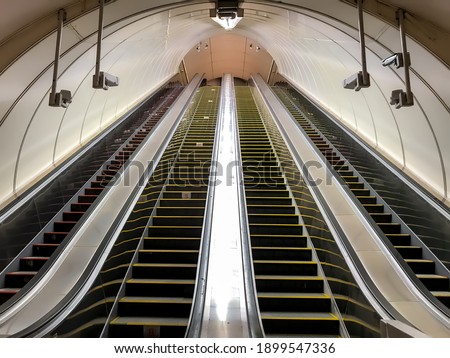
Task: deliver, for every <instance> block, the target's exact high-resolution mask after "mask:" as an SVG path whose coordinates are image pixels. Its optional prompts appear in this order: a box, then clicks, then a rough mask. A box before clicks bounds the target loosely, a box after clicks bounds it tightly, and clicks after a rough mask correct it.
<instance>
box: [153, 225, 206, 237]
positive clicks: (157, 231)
mask: <svg viewBox="0 0 450 358" xmlns="http://www.w3.org/2000/svg"><path fill="white" fill-rule="evenodd" d="M148 236H150V237H164V236H166V237H192V238H199V237H201V236H202V226H176V227H173V226H150V227H149V228H148Z"/></svg>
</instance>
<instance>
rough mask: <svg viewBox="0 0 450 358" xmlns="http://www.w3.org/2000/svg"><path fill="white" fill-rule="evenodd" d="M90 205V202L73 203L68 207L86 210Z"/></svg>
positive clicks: (75, 209) (73, 209) (74, 209)
mask: <svg viewBox="0 0 450 358" xmlns="http://www.w3.org/2000/svg"><path fill="white" fill-rule="evenodd" d="M90 206H91V204H90V203H73V204H72V205H71V206H70V208H71V209H72V211H83V212H86V210H87V209H89V207H90Z"/></svg>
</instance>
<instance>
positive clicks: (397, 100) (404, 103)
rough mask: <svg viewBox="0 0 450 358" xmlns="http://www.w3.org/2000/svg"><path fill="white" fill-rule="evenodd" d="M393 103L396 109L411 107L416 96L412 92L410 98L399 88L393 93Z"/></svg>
mask: <svg viewBox="0 0 450 358" xmlns="http://www.w3.org/2000/svg"><path fill="white" fill-rule="evenodd" d="M390 103H391V105H393V106H395V108H396V109H399V108H402V107H410V106H412V105H413V104H414V97H413V95H412V93H411V95H410V96H409V98H408V94H407V93H406V92H405V91H403V90H401V89H399V90H394V91H392V93H391V101H390Z"/></svg>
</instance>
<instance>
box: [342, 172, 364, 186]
mask: <svg viewBox="0 0 450 358" xmlns="http://www.w3.org/2000/svg"><path fill="white" fill-rule="evenodd" d="M341 178H342V179H344V181H345V182H347V183H357V182H358V177H357V176H355V175H351V176H341ZM361 189H362V188H361Z"/></svg>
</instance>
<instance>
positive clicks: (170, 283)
mask: <svg viewBox="0 0 450 358" xmlns="http://www.w3.org/2000/svg"><path fill="white" fill-rule="evenodd" d="M200 91H203V94H202V97H201V99H200V103H199V105H198V107H197V110H196V112H195V114H194V117H193V119H192V121H191V123H190V125H189V128H188V131H187V134H186V136H185V137H184V140H183V141H182V143H181V144H177V146H176V147H174V146H173V144H172V146H169V150H172V151H173V150H175V152H176V157H175V159H174V162H173V163H168V165H169V166H170V167H171V168H170V170H169V178H168V179H167V182H166V183H165V185H164V187H163V189H162V195H161V196H160V198H159V200H158V202H157V203H156V205H155V211H154V215H152V217H151V222H150V225H149V226H148V228H147V229H146V231H147V234H146V237H145V238H144V240H143V246H142V248H140V249H139V251H138V257H137V260H136V262H134V263H133V264H132V273H131V277H130V278H129V279H127V280H126V284H125V293H124V296H123V297H121V298H120V299H119V302H118V305H117V316H116V317H114V318H113V319H112V320H111V322H110V325H109V337H183V336H184V335H185V332H186V329H187V326H188V322H189V316H190V312H191V306H192V298H193V292H194V287H195V283H196V274H197V263H198V258H199V247H200V241H201V237H202V229H203V218H204V211H205V204H206V198H207V192H208V182H209V175H210V166H211V157H212V151H213V144H214V136H215V126H216V119H217V107H218V96H219V92H220V91H219V88H217V87H207V88H202V89H201V90H200Z"/></svg>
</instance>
